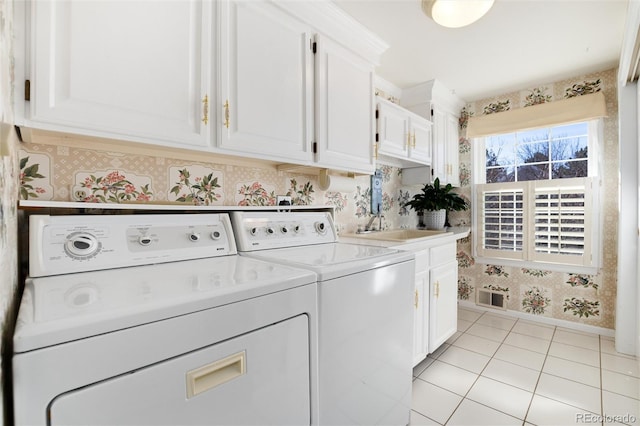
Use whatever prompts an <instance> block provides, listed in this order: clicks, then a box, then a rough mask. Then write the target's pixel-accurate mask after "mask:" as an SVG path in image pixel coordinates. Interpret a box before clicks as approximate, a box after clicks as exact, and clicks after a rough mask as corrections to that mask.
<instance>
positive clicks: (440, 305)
mask: <svg viewBox="0 0 640 426" xmlns="http://www.w3.org/2000/svg"><path fill="white" fill-rule="evenodd" d="M429 291H430V294H429V313H428V314H429V315H428V316H429V348H428V351H427V352H428V353H432V352H434V351H435V350H436V349H438V348H439V347H440V345H442V344H443V343H444V342H445V341H446V340H447V339H448V338H449V337H451V336H453V335H454V334H455V332H456V331H457V330H458V262H457V261H455V260H454V261H453V262H448V263H445V264H444V265H441V266H437V267H435V268H431V270H430V271H429Z"/></svg>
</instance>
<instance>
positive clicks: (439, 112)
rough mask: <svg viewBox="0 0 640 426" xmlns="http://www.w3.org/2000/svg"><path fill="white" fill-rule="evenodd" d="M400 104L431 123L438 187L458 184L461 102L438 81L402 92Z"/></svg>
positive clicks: (462, 104)
mask: <svg viewBox="0 0 640 426" xmlns="http://www.w3.org/2000/svg"><path fill="white" fill-rule="evenodd" d="M401 104H402V105H403V106H404V107H406V108H407V109H409V110H411V111H413V112H415V113H416V114H418V115H420V116H422V117H429V118H431V121H432V123H433V129H432V132H433V136H432V138H433V156H432V164H431V166H432V178H433V179H435V178H440V182H441V183H450V184H452V185H454V186H458V185H459V184H460V177H459V160H458V143H459V142H458V140H459V132H458V119H459V117H460V111H461V110H462V107H463V106H464V101H462V100H461V99H459V98H458V97H457V96H456V95H455V94H453V93H452V92H451V91H450V90H448V89H447V88H445V87H444V86H443V85H442V83H440V82H439V81H437V80H430V81H427V82H426V83H422V84H419V85H417V86H414V87H411V88H408V89H404V90H403V91H402V98H401Z"/></svg>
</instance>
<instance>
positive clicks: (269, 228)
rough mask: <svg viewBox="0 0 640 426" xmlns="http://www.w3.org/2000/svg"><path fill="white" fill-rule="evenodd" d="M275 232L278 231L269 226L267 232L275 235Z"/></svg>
mask: <svg viewBox="0 0 640 426" xmlns="http://www.w3.org/2000/svg"><path fill="white" fill-rule="evenodd" d="M275 233H276V231H275V230H274V229H273V228H272V227H270V226H269V227H268V228H267V234H269V235H273V234H275Z"/></svg>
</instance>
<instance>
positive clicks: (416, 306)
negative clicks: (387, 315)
mask: <svg viewBox="0 0 640 426" xmlns="http://www.w3.org/2000/svg"><path fill="white" fill-rule="evenodd" d="M418 300H419V297H418V290H416V297H415V300H414V301H413V306H415V308H416V309H418Z"/></svg>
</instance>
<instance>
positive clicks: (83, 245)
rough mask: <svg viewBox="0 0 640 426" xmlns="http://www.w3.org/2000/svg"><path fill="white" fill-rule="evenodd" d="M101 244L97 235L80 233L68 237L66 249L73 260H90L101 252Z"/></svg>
mask: <svg viewBox="0 0 640 426" xmlns="http://www.w3.org/2000/svg"><path fill="white" fill-rule="evenodd" d="M100 248H101V244H100V242H99V241H98V239H97V238H96V237H95V235H93V234H90V233H88V232H78V233H75V234H71V235H69V236H67V241H66V243H65V245H64V249H65V251H66V252H67V254H68V255H69V256H71V257H73V258H89V257H92V256H95V255H96V254H98V252H99V251H100Z"/></svg>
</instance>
